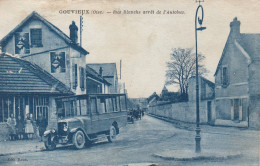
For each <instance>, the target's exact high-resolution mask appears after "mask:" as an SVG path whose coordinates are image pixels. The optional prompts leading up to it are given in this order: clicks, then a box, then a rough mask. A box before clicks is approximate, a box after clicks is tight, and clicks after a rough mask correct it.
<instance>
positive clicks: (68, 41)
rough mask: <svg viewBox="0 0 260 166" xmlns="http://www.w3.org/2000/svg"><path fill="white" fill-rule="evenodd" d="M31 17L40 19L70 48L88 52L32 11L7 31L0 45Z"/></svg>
mask: <svg viewBox="0 0 260 166" xmlns="http://www.w3.org/2000/svg"><path fill="white" fill-rule="evenodd" d="M31 19H38V20H40V21H42V22H43V23H44V24H45V25H46V26H47V27H49V28H50V29H51V30H52V31H53V32H55V33H56V34H57V35H58V36H60V37H61V38H62V39H63V40H64V41H65V42H66V43H67V44H68V45H70V46H71V47H72V48H74V49H76V50H78V51H79V52H81V53H82V54H84V55H87V54H89V52H88V51H86V50H85V49H84V48H82V47H81V46H79V45H78V44H77V43H75V42H73V41H72V40H71V39H70V38H69V37H68V36H67V35H66V34H65V33H64V32H62V31H61V30H60V29H59V28H57V27H56V26H55V25H53V24H52V23H50V22H49V21H47V20H46V19H45V18H43V17H42V16H40V15H39V14H38V13H37V12H35V11H33V12H32V13H31V14H30V15H29V16H27V17H26V18H25V19H24V20H23V21H22V22H21V23H20V24H18V25H17V26H16V27H15V28H14V29H13V30H12V31H11V32H9V33H8V34H7V35H6V36H5V37H4V38H3V39H2V40H1V41H0V43H1V45H5V43H6V42H7V40H8V39H10V37H12V36H13V34H14V33H15V32H16V31H18V30H19V29H20V28H21V27H23V26H24V25H25V24H26V23H27V22H28V21H30V20H31Z"/></svg>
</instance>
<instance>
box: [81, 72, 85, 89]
mask: <svg viewBox="0 0 260 166" xmlns="http://www.w3.org/2000/svg"><path fill="white" fill-rule="evenodd" d="M84 80H85V70H84V68H83V67H80V88H81V90H82V91H83V90H84V89H85V81H84Z"/></svg>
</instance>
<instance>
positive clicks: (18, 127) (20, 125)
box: [16, 115, 24, 139]
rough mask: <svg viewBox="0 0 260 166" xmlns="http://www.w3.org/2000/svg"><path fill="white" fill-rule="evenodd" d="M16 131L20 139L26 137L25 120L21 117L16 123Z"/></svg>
mask: <svg viewBox="0 0 260 166" xmlns="http://www.w3.org/2000/svg"><path fill="white" fill-rule="evenodd" d="M16 131H17V135H18V139H23V135H24V120H22V118H21V116H20V115H19V116H18V120H17V123H16Z"/></svg>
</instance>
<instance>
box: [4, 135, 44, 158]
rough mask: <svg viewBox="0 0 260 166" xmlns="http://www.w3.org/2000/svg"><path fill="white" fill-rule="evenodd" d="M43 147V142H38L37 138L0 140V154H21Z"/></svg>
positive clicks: (42, 148) (40, 149)
mask: <svg viewBox="0 0 260 166" xmlns="http://www.w3.org/2000/svg"><path fill="white" fill-rule="evenodd" d="M44 149H45V147H44V143H43V142H39V140H38V139H34V140H16V141H1V142H0V156H7V155H13V154H22V153H26V152H37V151H42V150H44Z"/></svg>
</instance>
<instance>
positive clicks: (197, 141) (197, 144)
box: [195, 127, 201, 153]
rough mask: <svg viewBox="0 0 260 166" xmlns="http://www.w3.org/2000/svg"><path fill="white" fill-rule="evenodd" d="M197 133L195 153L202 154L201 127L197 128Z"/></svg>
mask: <svg viewBox="0 0 260 166" xmlns="http://www.w3.org/2000/svg"><path fill="white" fill-rule="evenodd" d="M195 131H196V137H195V141H196V150H195V152H196V153H200V152H201V149H200V140H201V137H200V131H201V130H200V127H196V129H195Z"/></svg>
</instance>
